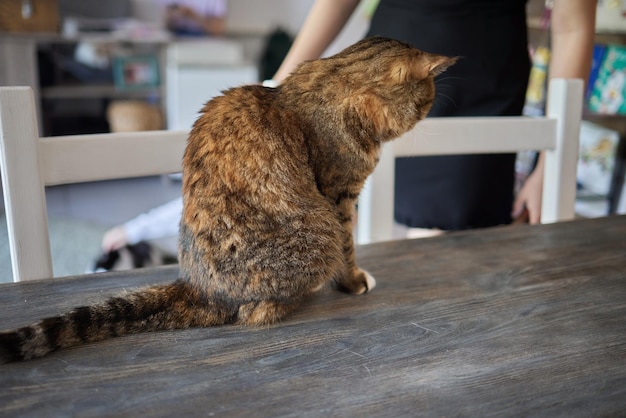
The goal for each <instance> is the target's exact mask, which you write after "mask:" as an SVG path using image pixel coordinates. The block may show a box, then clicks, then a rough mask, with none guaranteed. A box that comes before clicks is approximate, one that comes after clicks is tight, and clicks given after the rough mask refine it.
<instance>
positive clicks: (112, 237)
mask: <svg viewBox="0 0 626 418" xmlns="http://www.w3.org/2000/svg"><path fill="white" fill-rule="evenodd" d="M126 244H128V237H127V236H126V231H125V230H124V227H122V226H116V227H115V228H112V229H109V230H108V231H107V232H105V234H104V237H102V250H103V251H104V252H105V253H110V252H111V251H115V250H119V249H120V248H122V247H123V246H125V245H126Z"/></svg>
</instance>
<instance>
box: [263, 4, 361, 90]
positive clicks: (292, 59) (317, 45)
mask: <svg viewBox="0 0 626 418" xmlns="http://www.w3.org/2000/svg"><path fill="white" fill-rule="evenodd" d="M358 4H359V0H316V2H315V3H314V4H313V7H311V10H310V11H309V14H308V15H307V18H306V20H305V22H304V24H303V25H302V28H301V29H300V31H299V32H298V36H297V37H296V39H295V41H294V43H293V45H292V46H291V49H290V50H289V53H288V54H287V56H286V57H285V59H284V60H283V62H282V64H281V66H280V68H279V69H278V71H277V72H276V74H275V75H274V77H273V80H275V81H276V82H281V81H283V80H284V79H285V78H286V77H287V76H288V75H289V74H290V73H291V72H292V71H293V70H294V69H295V68H296V67H297V66H298V65H299V64H301V63H302V62H304V61H308V60H312V59H317V58H319V57H320V56H321V55H322V53H323V52H324V50H325V49H326V48H328V46H329V45H330V44H331V42H332V41H333V40H334V39H335V38H336V37H337V35H338V34H339V32H341V29H343V27H344V26H345V24H346V22H347V21H348V19H349V18H350V16H351V15H352V13H353V12H354V10H355V9H356V7H357V6H358Z"/></svg>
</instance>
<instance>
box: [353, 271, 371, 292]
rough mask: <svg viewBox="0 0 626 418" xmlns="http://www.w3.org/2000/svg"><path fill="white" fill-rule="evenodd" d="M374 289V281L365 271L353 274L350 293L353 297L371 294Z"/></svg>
mask: <svg viewBox="0 0 626 418" xmlns="http://www.w3.org/2000/svg"><path fill="white" fill-rule="evenodd" d="M375 287H376V279H374V276H372V275H371V274H369V273H368V272H367V271H365V270H361V269H359V270H358V272H357V274H355V276H354V279H353V283H352V287H351V289H349V290H350V293H352V294H355V295H362V294H363V293H367V292H371V291H372V289H373V288H375Z"/></svg>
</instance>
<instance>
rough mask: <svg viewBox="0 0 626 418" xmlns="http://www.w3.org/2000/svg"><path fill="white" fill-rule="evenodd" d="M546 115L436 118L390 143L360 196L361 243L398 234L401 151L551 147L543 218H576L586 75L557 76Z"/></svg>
mask: <svg viewBox="0 0 626 418" xmlns="http://www.w3.org/2000/svg"><path fill="white" fill-rule="evenodd" d="M548 97H549V107H548V109H547V112H546V117H541V118H528V117H522V116H520V117H466V118H431V119H426V120H424V121H422V122H420V123H418V124H417V126H416V127H415V128H414V129H413V130H411V131H410V132H408V133H407V134H405V135H403V136H402V137H401V138H398V139H396V140H395V141H392V142H390V143H388V144H387V145H385V149H384V151H383V153H382V157H381V160H380V162H379V164H378V166H377V167H376V170H375V171H374V173H373V174H372V176H371V177H370V178H369V179H368V182H367V183H366V186H365V187H364V190H363V192H362V193H361V196H360V198H359V212H358V213H359V216H358V225H357V240H358V243H359V244H367V243H371V242H376V241H386V240H390V239H392V231H393V199H394V196H393V193H394V163H395V157H410V156H418V155H444V154H479V153H503V152H513V153H514V152H517V151H524V150H545V151H546V163H545V172H544V185H543V200H542V209H541V222H542V223H550V222H556V221H564V220H570V219H573V218H574V201H575V198H576V165H577V161H578V149H579V131H580V121H581V118H582V102H583V82H582V80H565V79H555V80H552V81H551V83H550V86H549V95H548Z"/></svg>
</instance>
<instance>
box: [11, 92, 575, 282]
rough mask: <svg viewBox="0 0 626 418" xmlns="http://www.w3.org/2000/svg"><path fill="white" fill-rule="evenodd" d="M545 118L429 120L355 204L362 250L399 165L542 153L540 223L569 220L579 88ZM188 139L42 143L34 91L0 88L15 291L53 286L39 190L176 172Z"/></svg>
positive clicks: (384, 221) (402, 143) (384, 229)
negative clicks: (34, 283) (31, 284)
mask: <svg viewBox="0 0 626 418" xmlns="http://www.w3.org/2000/svg"><path fill="white" fill-rule="evenodd" d="M549 97H550V105H549V108H548V111H547V116H546V117H545V118H525V117H498V118H478V117H476V118H433V119H427V120H425V121H423V122H421V123H419V124H418V125H417V127H416V128H415V129H414V130H412V131H411V132H409V133H407V134H406V135H404V136H403V137H402V138H399V139H397V140H395V141H393V142H391V143H389V144H387V145H386V146H385V150H384V152H383V154H382V157H381V161H380V163H379V166H378V167H377V168H376V171H375V172H374V174H373V175H372V176H371V178H370V179H369V180H368V183H367V185H366V187H365V189H364V191H363V193H362V194H361V198H360V199H359V223H358V232H357V236H358V241H359V243H369V242H375V241H382V240H389V239H391V238H392V227H393V181H394V160H395V157H397V156H414V155H437V154H461V153H501V152H516V151H520V150H546V152H547V154H546V157H547V159H546V165H545V174H544V188H543V208H542V222H554V221H560V220H567V219H572V218H573V216H574V199H575V194H576V162H577V159H578V142H579V139H578V135H579V129H580V120H581V116H582V81H580V80H553V81H552V82H551V84H550V92H549ZM186 139H187V132H184V131H147V132H132V133H112V134H93V135H73V136H62V137H49V138H40V137H39V134H38V126H37V115H36V107H35V99H34V95H33V91H32V89H31V88H29V87H0V157H1V160H0V168H1V170H2V171H1V175H2V184H3V189H4V190H3V193H4V201H5V207H6V216H7V227H8V234H9V246H10V251H11V264H12V267H13V278H14V281H21V280H33V279H41V278H48V277H53V271H52V257H51V251H50V240H49V236H48V217H47V209H46V198H45V187H46V186H51V185H59V184H68V183H79V182H85V181H96V180H108V179H118V178H128V177H139V176H148V175H157V174H164V173H174V172H179V171H181V169H182V167H181V162H182V155H183V152H184V149H185V145H186Z"/></svg>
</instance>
